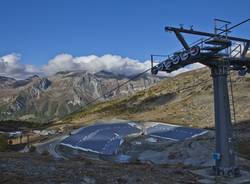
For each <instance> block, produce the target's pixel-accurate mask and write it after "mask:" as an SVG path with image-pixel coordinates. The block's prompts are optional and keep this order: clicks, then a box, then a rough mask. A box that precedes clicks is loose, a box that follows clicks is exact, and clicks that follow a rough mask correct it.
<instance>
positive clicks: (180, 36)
mask: <svg viewBox="0 0 250 184" xmlns="http://www.w3.org/2000/svg"><path fill="white" fill-rule="evenodd" d="M174 33H175V35H176V37H177V38H178V40H179V41H180V42H181V44H182V46H183V47H184V48H185V49H186V50H188V49H189V46H188V43H187V42H186V40H185V39H184V37H183V36H182V35H181V33H180V32H179V31H174Z"/></svg>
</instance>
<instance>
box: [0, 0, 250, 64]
mask: <svg viewBox="0 0 250 184" xmlns="http://www.w3.org/2000/svg"><path fill="white" fill-rule="evenodd" d="M0 7H1V11H0V56H4V55H7V54H10V53H19V54H20V55H21V62H22V63H24V64H32V65H35V66H38V67H41V66H43V65H45V64H47V63H48V60H50V59H51V58H53V57H55V56H56V55H58V54H61V53H68V54H71V55H73V56H86V55H92V54H93V55H97V56H102V55H104V54H112V55H120V56H122V57H129V58H133V59H138V60H140V61H145V60H148V59H149V55H150V54H151V53H158V54H167V53H169V52H172V51H174V50H176V49H179V48H180V44H179V43H178V42H177V40H176V38H175V36H174V35H173V34H169V33H165V32H164V26H166V25H172V26H179V24H180V23H182V24H184V25H185V26H189V25H194V29H198V30H204V31H212V26H213V22H212V20H213V18H221V19H227V20H230V21H232V22H233V23H237V22H239V21H241V20H243V19H246V18H249V17H250V10H249V8H250V1H248V0H245V1H244V0H242V1H240V0H238V1H237V2H236V1H235V0H221V1H219V0H209V1H199V0H196V1H195V0H189V1H180V0H179V1H178V0H175V1H170V0H169V1H167V0H144V1H143V0H126V1H125V0H123V1H122V0H98V1H97V0H0ZM249 28H250V26H249V25H248V26H245V27H244V26H243V27H242V30H241V32H240V33H239V32H238V33H237V32H235V34H236V35H237V34H241V35H243V36H248V37H250V29H249Z"/></svg>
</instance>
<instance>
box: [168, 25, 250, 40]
mask: <svg viewBox="0 0 250 184" xmlns="http://www.w3.org/2000/svg"><path fill="white" fill-rule="evenodd" d="M165 31H173V32H176V31H178V32H180V33H187V34H194V35H199V36H207V37H215V36H218V35H217V34H213V33H207V32H201V31H194V30H191V29H184V28H175V27H165ZM220 36H221V37H222V38H226V36H223V35H220ZM227 38H228V39H229V40H234V41H238V42H250V40H249V39H245V38H238V37H233V36H227Z"/></svg>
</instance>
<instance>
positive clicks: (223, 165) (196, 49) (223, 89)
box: [151, 19, 250, 176]
mask: <svg viewBox="0 0 250 184" xmlns="http://www.w3.org/2000/svg"><path fill="white" fill-rule="evenodd" d="M249 20H250V19H247V20H244V21H242V22H240V23H239V24H236V25H234V26H232V27H229V25H230V24H231V22H228V21H224V20H220V19H215V25H216V26H215V28H214V33H208V32H201V31H194V30H193V28H191V29H185V28H183V27H181V28H176V27H165V30H166V31H168V32H174V33H175V35H176V37H177V39H178V40H179V41H180V43H181V44H182V46H183V47H184V49H182V50H181V51H178V52H176V53H174V54H173V55H169V56H168V57H166V59H165V60H163V61H161V62H160V63H158V64H157V65H155V66H154V63H155V61H154V57H153V56H151V65H152V68H151V73H152V74H154V75H156V74H157V73H158V72H159V71H165V72H167V73H170V72H173V71H175V70H178V69H179V68H182V67H185V66H186V65H189V64H193V63H196V62H199V63H201V64H204V65H206V66H208V67H209V68H210V70H211V76H212V78H213V88H214V111H215V129H216V130H215V133H216V150H215V153H214V154H213V158H214V159H215V166H214V167H213V171H214V174H215V175H226V176H237V175H239V169H238V167H237V165H236V163H235V152H234V148H233V127H232V117H231V111H230V99H229V91H228V75H229V71H230V70H236V71H238V72H239V74H240V75H245V74H246V73H250V57H247V52H248V50H249V46H250V40H249V39H246V38H239V37H233V36H229V33H230V32H231V30H233V29H234V28H236V27H238V26H240V25H241V24H244V23H246V22H248V21H249ZM221 23H223V25H222V26H217V25H218V24H221ZM183 33H185V34H192V35H197V36H202V37H207V38H206V39H203V40H201V41H199V42H198V43H196V44H194V45H189V44H188V43H187V42H186V40H185V38H184V37H183V35H182V34H183ZM235 44H239V45H241V46H242V47H243V49H242V51H240V53H237V52H236V54H235V52H234V51H235ZM241 46H237V47H241ZM240 49H241V48H240ZM230 82H231V81H230ZM231 95H232V94H231ZM232 102H233V99H232ZM233 117H235V116H233ZM233 120H235V118H233Z"/></svg>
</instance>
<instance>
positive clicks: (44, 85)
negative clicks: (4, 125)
mask: <svg viewBox="0 0 250 184" xmlns="http://www.w3.org/2000/svg"><path fill="white" fill-rule="evenodd" d="M128 78H129V77H126V76H122V75H114V74H112V73H108V72H99V73H96V74H91V73H89V72H86V71H74V72H73V71H71V72H67V71H65V72H58V73H57V74H55V75H53V76H50V77H39V76H37V75H35V76H32V77H30V78H28V79H26V80H15V79H13V78H8V77H1V76H0V120H1V119H2V120H3V119H14V120H17V119H21V120H28V121H38V122H47V121H50V120H52V119H55V118H61V117H63V116H65V115H67V114H69V113H71V112H73V111H75V110H77V109H79V108H80V107H81V106H84V105H85V104H87V103H89V102H90V101H92V100H93V99H95V98H97V97H100V96H103V97H102V98H100V99H99V100H100V101H106V100H109V99H112V98H116V97H122V96H128V95H132V94H134V93H135V92H136V91H140V90H143V89H146V88H148V87H150V86H152V85H153V84H155V83H157V82H158V81H159V80H160V78H158V77H153V76H151V75H149V74H145V75H143V76H141V77H139V78H137V79H135V80H133V81H131V82H129V83H127V84H126V85H125V86H123V87H121V88H118V89H117V90H115V91H113V92H112V93H110V94H108V93H107V92H108V91H110V90H111V89H113V88H115V87H117V86H119V85H120V84H122V83H123V82H125V81H127V80H128Z"/></svg>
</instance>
